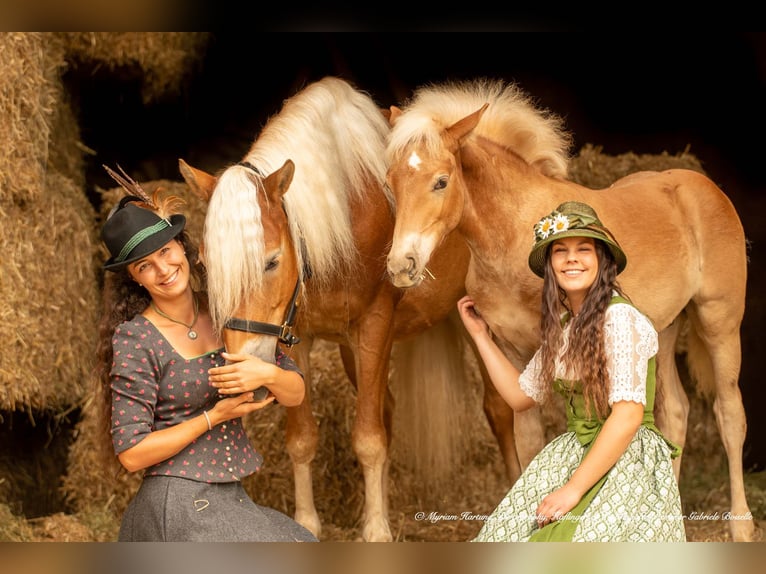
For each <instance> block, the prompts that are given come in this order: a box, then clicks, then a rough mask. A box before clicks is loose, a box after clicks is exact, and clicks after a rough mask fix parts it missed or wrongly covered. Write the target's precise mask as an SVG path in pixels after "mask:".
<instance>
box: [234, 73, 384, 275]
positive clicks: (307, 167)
mask: <svg viewBox="0 0 766 574" xmlns="http://www.w3.org/2000/svg"><path fill="white" fill-rule="evenodd" d="M387 133H388V124H387V122H386V120H385V118H384V116H383V114H382V113H381V111H380V109H379V107H378V106H377V105H376V104H375V103H374V102H373V100H372V99H371V98H370V97H369V96H367V95H366V94H364V93H363V92H360V91H358V90H356V89H354V88H352V87H351V86H350V85H349V84H347V83H346V82H344V81H342V80H339V79H337V78H332V77H328V78H324V79H323V80H320V81H319V82H315V83H314V84H311V85H309V86H308V87H307V88H305V89H304V90H302V91H301V92H298V93H297V94H296V95H295V96H293V97H292V98H290V99H288V100H286V101H285V104H284V106H283V107H282V109H281V110H280V112H279V113H278V114H277V115H275V116H273V117H272V118H270V119H269V121H268V122H267V123H266V125H265V126H264V128H263V130H262V131H261V133H260V135H259V136H258V138H257V139H256V141H255V142H254V143H253V145H252V147H251V149H250V151H249V152H248V153H247V155H246V158H245V159H247V161H249V162H251V163H253V164H254V165H256V166H258V167H259V169H263V170H264V173H270V172H271V171H273V170H274V169H277V168H279V167H280V166H281V165H282V164H283V163H284V161H285V160H287V159H291V160H292V161H293V163H294V164H295V173H294V175H293V180H292V182H291V184H290V187H289V189H288V191H287V193H286V194H285V196H284V202H285V209H286V211H287V215H288V220H289V222H290V228H291V233H292V237H293V241H294V242H295V244H296V245H298V244H299V243H298V242H299V241H301V242H302V243H303V246H304V248H305V253H306V255H307V259H308V260H309V263H310V266H311V270H312V277H313V278H314V280H315V282H317V283H322V282H326V281H329V280H331V279H332V278H333V277H335V276H337V274H339V273H342V272H345V271H347V270H348V269H349V268H350V266H351V264H352V263H353V262H355V261H356V246H355V241H354V237H353V230H352V216H351V208H350V205H351V200H352V198H357V199H361V200H363V199H364V196H365V194H366V193H368V192H370V191H371V189H372V188H371V187H370V184H371V183H372V184H373V185H377V186H378V191H379V190H380V189H381V188H382V186H383V182H384V180H385V173H386V163H385V155H384V152H385V138H386V135H387ZM231 209H236V208H234V207H232V208H231Z"/></svg>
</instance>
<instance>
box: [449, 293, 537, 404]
mask: <svg viewBox="0 0 766 574" xmlns="http://www.w3.org/2000/svg"><path fill="white" fill-rule="evenodd" d="M457 308H458V311H459V312H460V318H461V319H462V320H463V324H464V325H465V328H466V330H467V331H468V334H469V335H470V336H471V338H472V339H473V341H474V343H475V344H476V349H477V350H478V351H479V355H481V359H482V361H483V362H484V366H485V367H486V368H487V372H488V373H489V376H490V379H492V384H493V385H494V386H495V388H496V389H497V392H498V393H500V396H501V397H503V400H505V402H506V403H508V405H510V407H511V408H512V409H513V410H514V411H525V410H527V409H529V408H532V407H533V406H535V405H536V404H537V403H536V402H535V401H534V399H532V398H531V397H529V396H527V395H526V394H525V393H524V391H522V390H521V387H520V386H519V375H520V373H519V370H518V369H517V368H516V367H515V366H514V365H513V363H511V361H510V360H508V357H506V356H505V353H503V351H502V349H500V347H498V346H497V344H496V343H495V341H494V340H493V339H492V334H491V333H490V330H489V327H488V326H487V322H486V321H485V320H484V319H483V318H482V317H481V315H479V313H478V312H477V311H476V309H475V307H474V301H473V299H472V298H471V297H470V296H469V295H465V296H464V297H463V298H461V299H460V300H459V301H458V302H457Z"/></svg>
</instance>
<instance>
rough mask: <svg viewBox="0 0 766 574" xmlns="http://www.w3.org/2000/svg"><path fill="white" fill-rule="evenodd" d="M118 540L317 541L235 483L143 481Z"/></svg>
mask: <svg viewBox="0 0 766 574" xmlns="http://www.w3.org/2000/svg"><path fill="white" fill-rule="evenodd" d="M118 540H119V541H120V542H316V541H317V539H316V538H315V537H314V535H313V534H311V532H309V531H308V530H307V529H306V528H304V527H303V526H301V525H300V524H298V523H297V522H296V521H295V520H293V519H292V518H290V517H289V516H287V515H286V514H283V513H281V512H279V511H277V510H274V509H273V508H268V507H266V506H260V505H258V504H255V503H254V502H253V500H252V499H251V498H250V497H249V496H248V494H247V492H246V491H245V489H244V488H243V486H242V483H240V482H222V483H221V482H219V483H206V482H197V481H195V480H189V479H186V478H178V477H174V476H151V477H146V478H144V480H143V482H142V483H141V487H140V488H139V490H138V492H137V493H136V496H135V498H133V500H132V501H131V502H130V504H129V505H128V508H127V509H126V510H125V514H124V515H123V518H122V524H121V526H120V534H119V538H118Z"/></svg>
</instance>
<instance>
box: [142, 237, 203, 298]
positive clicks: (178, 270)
mask: <svg viewBox="0 0 766 574" xmlns="http://www.w3.org/2000/svg"><path fill="white" fill-rule="evenodd" d="M189 271H190V270H189V260H188V259H187V258H186V253H185V252H184V247H183V245H182V244H181V242H180V241H178V240H177V239H171V240H170V241H168V242H167V243H166V244H165V245H163V246H162V247H160V248H159V249H158V250H157V251H153V252H152V253H150V254H149V255H147V256H146V257H142V258H141V259H139V260H138V261H134V262H133V263H131V264H130V265H128V273H130V276H131V277H132V278H133V279H134V280H135V281H136V282H138V283H140V284H141V285H143V286H144V288H146V290H147V291H148V292H149V294H150V295H151V296H152V298H153V299H160V300H161V299H170V298H173V297H176V296H178V295H180V294H181V293H183V292H184V291H185V290H186V288H187V287H188V285H189Z"/></svg>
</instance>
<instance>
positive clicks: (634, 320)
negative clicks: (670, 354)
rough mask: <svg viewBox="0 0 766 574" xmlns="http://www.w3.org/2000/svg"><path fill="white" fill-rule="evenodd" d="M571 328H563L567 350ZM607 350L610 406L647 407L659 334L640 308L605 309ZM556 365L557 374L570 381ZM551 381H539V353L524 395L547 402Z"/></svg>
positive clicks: (524, 379) (523, 379) (522, 381)
mask: <svg viewBox="0 0 766 574" xmlns="http://www.w3.org/2000/svg"><path fill="white" fill-rule="evenodd" d="M568 334H569V326H568V325H567V326H566V327H565V328H564V345H563V347H562V353H561V354H563V352H564V351H565V350H566V347H567V335H568ZM604 337H605V341H604V347H605V348H604V350H605V352H606V357H607V370H608V371H609V375H610V383H611V385H610V389H609V405H612V404H613V403H615V402H617V401H634V402H637V403H641V404H643V405H646V375H647V367H648V364H647V362H648V361H649V359H650V358H651V357H653V356H654V355H656V354H657V350H658V348H659V344H658V341H657V331H656V330H655V329H654V326H653V325H652V324H651V322H650V321H649V319H647V318H646V317H645V316H644V315H642V314H641V312H640V311H638V309H636V308H635V307H633V306H632V305H628V304H626V303H614V304H612V305H609V307H608V308H607V310H606V318H605V322H604ZM562 371H563V369H562V367H561V365H560V364H558V363H557V370H556V375H557V376H558V377H560V378H563V379H568V378H571V377H567V376H566V374H565V373H563V372H562ZM546 384H551V382H550V381H547V382H546V381H542V380H541V379H540V351H539V350H538V351H537V352H536V353H535V355H534V356H533V357H532V360H531V361H529V363H528V364H527V366H526V368H525V369H524V372H522V373H521V376H520V377H519V385H520V386H521V390H522V391H524V393H525V394H526V395H527V396H529V397H531V398H532V399H534V400H535V401H536V402H537V403H541V402H543V401H544V400H545V385H546Z"/></svg>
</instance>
